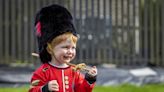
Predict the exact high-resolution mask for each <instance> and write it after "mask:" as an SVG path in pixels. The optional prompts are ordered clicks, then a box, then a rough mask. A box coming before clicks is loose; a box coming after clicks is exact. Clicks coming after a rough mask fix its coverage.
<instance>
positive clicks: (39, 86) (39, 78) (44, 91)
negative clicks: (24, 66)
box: [29, 71, 48, 92]
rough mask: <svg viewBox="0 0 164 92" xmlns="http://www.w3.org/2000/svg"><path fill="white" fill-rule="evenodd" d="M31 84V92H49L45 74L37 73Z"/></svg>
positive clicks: (34, 74)
mask: <svg viewBox="0 0 164 92" xmlns="http://www.w3.org/2000/svg"><path fill="white" fill-rule="evenodd" d="M30 84H31V85H30V89H29V92H48V85H47V81H46V77H45V74H44V73H43V72H39V71H35V72H34V73H33V75H32V78H31V83H30Z"/></svg>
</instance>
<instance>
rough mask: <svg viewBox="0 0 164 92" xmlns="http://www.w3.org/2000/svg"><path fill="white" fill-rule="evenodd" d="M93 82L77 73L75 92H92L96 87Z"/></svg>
mask: <svg viewBox="0 0 164 92" xmlns="http://www.w3.org/2000/svg"><path fill="white" fill-rule="evenodd" d="M86 77H87V78H86ZM88 79H89V80H88ZM91 80H92V78H88V76H84V75H83V74H81V73H77V74H76V77H75V87H74V89H75V92H92V90H93V88H94V86H95V81H92V82H90V81H91ZM94 80H95V79H94Z"/></svg>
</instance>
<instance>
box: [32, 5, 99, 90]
mask: <svg viewBox="0 0 164 92" xmlns="http://www.w3.org/2000/svg"><path fill="white" fill-rule="evenodd" d="M35 27H36V35H37V38H38V46H39V57H40V59H41V62H42V63H43V64H42V65H41V66H40V67H39V68H38V69H37V70H36V71H35V72H34V73H33V76H32V78H31V87H30V90H29V92H92V89H93V87H94V85H95V82H96V76H97V68H96V67H95V66H94V67H92V68H91V69H89V71H88V72H87V73H86V74H85V75H83V74H81V73H80V71H78V70H77V71H75V70H73V69H74V66H71V65H69V63H70V61H72V60H73V59H74V58H75V55H76V43H77V33H76V30H75V28H74V25H73V19H72V16H71V14H70V12H69V11H68V10H67V9H66V8H64V7H62V6H59V5H56V4H54V5H50V6H47V7H44V8H42V9H41V10H40V11H39V12H38V13H37V15H36V20H35Z"/></svg>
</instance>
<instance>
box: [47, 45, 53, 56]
mask: <svg viewBox="0 0 164 92" xmlns="http://www.w3.org/2000/svg"><path fill="white" fill-rule="evenodd" d="M46 49H47V52H48V53H49V54H51V55H52V53H53V52H52V51H53V50H52V47H51V44H49V43H47V48H46Z"/></svg>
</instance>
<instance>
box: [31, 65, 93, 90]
mask: <svg viewBox="0 0 164 92" xmlns="http://www.w3.org/2000/svg"><path fill="white" fill-rule="evenodd" d="M51 80H57V82H58V84H59V91H58V92H92V89H93V87H94V85H95V83H93V84H89V83H88V81H87V80H86V79H85V78H84V75H83V74H81V73H80V72H77V71H76V72H75V71H74V70H73V69H72V67H66V68H59V67H55V66H52V65H50V64H47V63H45V64H43V65H41V66H40V67H39V68H38V69H37V70H36V71H35V72H34V73H33V76H32V79H31V84H32V86H31V88H30V90H29V92H42V87H43V86H44V85H46V84H47V83H48V82H49V81H51Z"/></svg>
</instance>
